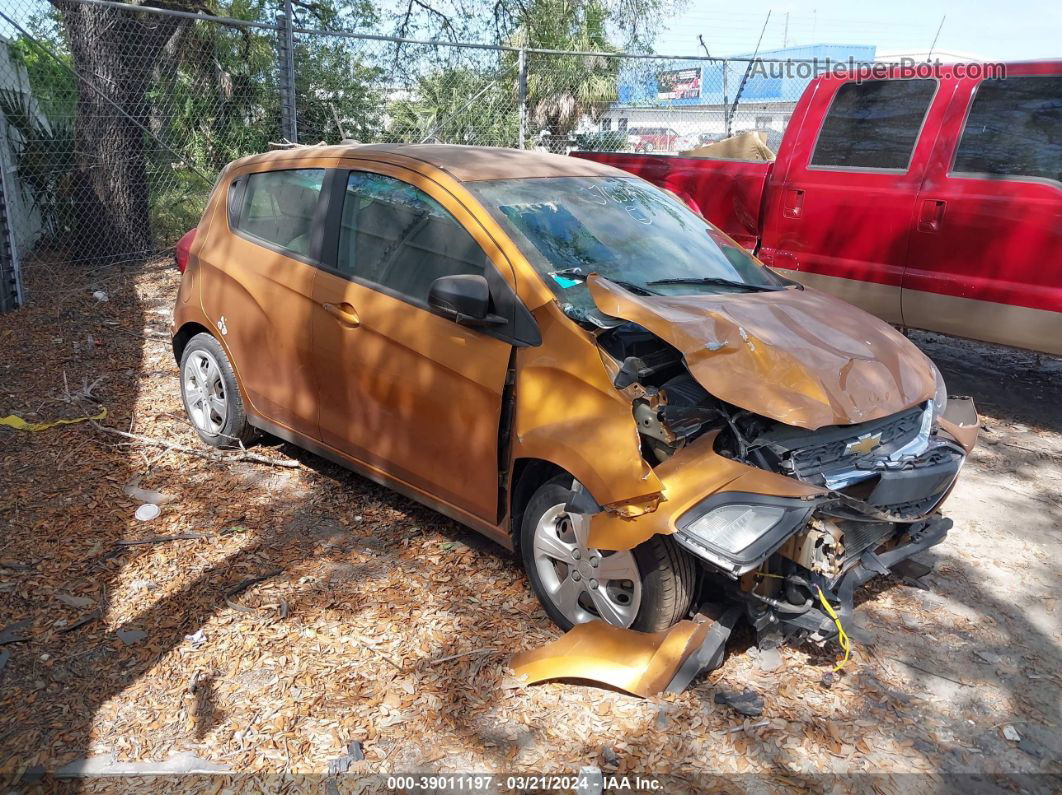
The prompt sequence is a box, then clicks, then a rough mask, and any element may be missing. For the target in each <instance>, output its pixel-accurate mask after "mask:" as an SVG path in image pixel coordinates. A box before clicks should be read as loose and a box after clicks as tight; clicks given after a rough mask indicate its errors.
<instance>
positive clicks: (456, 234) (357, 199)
mask: <svg viewBox="0 0 1062 795" xmlns="http://www.w3.org/2000/svg"><path fill="white" fill-rule="evenodd" d="M486 264H487V258H486V254H484V252H483V249H482V248H480V246H479V244H478V243H477V242H476V241H475V240H474V239H473V237H472V236H471V235H470V234H469V233H468V231H467V230H466V229H465V228H464V227H463V226H461V224H459V223H458V222H457V220H456V219H455V218H454V217H453V216H452V215H450V213H448V212H447V211H446V210H445V209H444V208H443V207H442V205H440V204H439V203H438V202H437V201H435V200H434V199H433V198H431V197H430V196H428V194H426V193H424V191H422V190H420V189H418V188H415V187H414V186H412V185H410V184H408V183H405V182H402V181H401V180H397V179H394V178H393V177H387V176H384V175H382V174H370V173H367V172H362V171H352V172H351V173H350V176H349V177H348V178H347V187H346V192H345V195H344V199H343V213H342V217H341V225H340V229H339V257H338V259H337V267H338V269H339V270H340V271H341V272H342V273H343V274H344V275H346V276H349V277H351V278H354V279H359V280H364V281H366V282H369V283H371V284H374V285H379V286H380V287H384V288H386V289H387V290H389V291H392V292H395V293H398V294H399V295H400V296H402V297H404V298H409V299H412V300H414V301H416V302H418V303H422V304H427V302H428V290H429V288H430V287H431V284H432V282H434V281H435V280H436V279H438V278H439V277H441V276H455V275H460V274H469V275H480V276H482V275H483V274H484V270H485V268H486Z"/></svg>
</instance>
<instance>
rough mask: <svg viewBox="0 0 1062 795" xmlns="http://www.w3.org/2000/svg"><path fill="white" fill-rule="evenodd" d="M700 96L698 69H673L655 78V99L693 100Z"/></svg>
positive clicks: (699, 73)
mask: <svg viewBox="0 0 1062 795" xmlns="http://www.w3.org/2000/svg"><path fill="white" fill-rule="evenodd" d="M700 95H701V70H700V69H674V70H672V71H670V72H661V73H660V74H658V75H657V76H656V97H657V99H694V98H696V97H699V96H700Z"/></svg>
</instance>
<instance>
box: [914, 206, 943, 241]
mask: <svg viewBox="0 0 1062 795" xmlns="http://www.w3.org/2000/svg"><path fill="white" fill-rule="evenodd" d="M945 207H947V203H946V202H944V201H941V200H940V199H923V200H922V205H921V206H920V207H919V208H918V231H919V232H929V233H931V234H932V233H935V232H939V231H940V226H941V224H942V223H943V222H944V208H945Z"/></svg>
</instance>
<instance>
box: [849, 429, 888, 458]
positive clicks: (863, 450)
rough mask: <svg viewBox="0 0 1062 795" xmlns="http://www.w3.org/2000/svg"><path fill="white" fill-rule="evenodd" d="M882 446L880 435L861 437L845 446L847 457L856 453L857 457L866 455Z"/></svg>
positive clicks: (872, 434)
mask: <svg viewBox="0 0 1062 795" xmlns="http://www.w3.org/2000/svg"><path fill="white" fill-rule="evenodd" d="M879 444H881V434H880V433H868V434H867V435H866V436H860V437H859V438H858V439H856V440H855V441H854V442H849V443H848V444H847V445H845V448H844V452H845V455H848V454H850V453H855V454H856V455H866V454H867V453H869V452H870V451H871V450H873V449H874V448H875V447H877V446H878V445H879Z"/></svg>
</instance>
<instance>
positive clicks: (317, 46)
mask: <svg viewBox="0 0 1062 795" xmlns="http://www.w3.org/2000/svg"><path fill="white" fill-rule="evenodd" d="M295 63H296V65H297V68H296V75H295V93H296V97H297V99H296V108H297V111H298V127H299V140H300V141H302V142H304V143H317V142H318V141H325V142H327V143H333V144H337V143H339V142H340V141H341V140H342V139H343V138H353V139H354V140H356V141H370V140H373V139H374V138H375V137H377V135H378V134H379V130H380V126H381V124H382V115H381V110H382V109H383V107H384V97H383V94H382V92H381V91H380V90H379V88H378V81H379V80H380V78H381V76H382V74H383V70H382V69H381V68H379V67H377V66H368V65H367V64H366V63H365V62H364V60H363V59H362V58H361V57H359V56H358V55H357V54H355V53H353V52H351V50H350V48H349V47H348V46H346V44H345V42H343V41H329V42H327V43H325V42H322V41H320V40H316V41H314V40H311V41H306V40H305V39H299V40H298V42H297V44H296V46H295Z"/></svg>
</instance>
